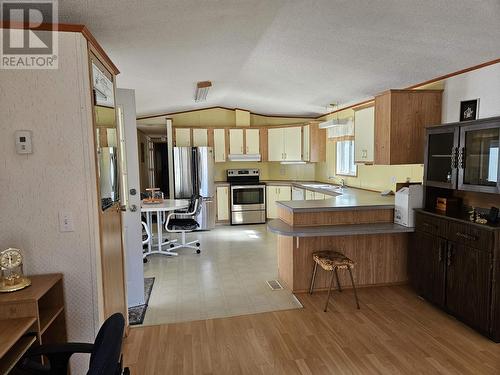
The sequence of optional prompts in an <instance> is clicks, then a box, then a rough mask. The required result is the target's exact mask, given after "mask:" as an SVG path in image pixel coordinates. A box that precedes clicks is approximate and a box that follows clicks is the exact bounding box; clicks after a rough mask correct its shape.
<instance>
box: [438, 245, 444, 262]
mask: <svg viewBox="0 0 500 375" xmlns="http://www.w3.org/2000/svg"><path fill="white" fill-rule="evenodd" d="M442 261H443V243H442V242H440V243H439V263H441V262H442Z"/></svg>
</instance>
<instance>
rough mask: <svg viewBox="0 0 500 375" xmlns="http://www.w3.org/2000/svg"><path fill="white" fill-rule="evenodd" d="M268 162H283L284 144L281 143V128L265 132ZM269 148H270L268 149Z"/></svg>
mask: <svg viewBox="0 0 500 375" xmlns="http://www.w3.org/2000/svg"><path fill="white" fill-rule="evenodd" d="M267 144H268V151H267V152H268V160H269V161H283V160H285V156H284V155H285V144H284V142H283V128H272V129H268V130H267ZM269 146H270V147H269Z"/></svg>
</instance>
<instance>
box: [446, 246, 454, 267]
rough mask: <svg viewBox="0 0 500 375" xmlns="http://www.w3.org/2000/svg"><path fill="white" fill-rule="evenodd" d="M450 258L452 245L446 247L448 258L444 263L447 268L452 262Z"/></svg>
mask: <svg viewBox="0 0 500 375" xmlns="http://www.w3.org/2000/svg"><path fill="white" fill-rule="evenodd" d="M452 256H453V245H451V244H449V245H448V256H447V258H448V259H447V262H446V264H447V265H448V266H451V260H452V259H451V258H452Z"/></svg>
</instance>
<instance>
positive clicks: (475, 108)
mask: <svg viewBox="0 0 500 375" xmlns="http://www.w3.org/2000/svg"><path fill="white" fill-rule="evenodd" d="M478 113H479V98H478V99H472V100H464V101H461V102H460V121H470V120H477V118H478Z"/></svg>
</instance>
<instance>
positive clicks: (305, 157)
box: [302, 125, 311, 161]
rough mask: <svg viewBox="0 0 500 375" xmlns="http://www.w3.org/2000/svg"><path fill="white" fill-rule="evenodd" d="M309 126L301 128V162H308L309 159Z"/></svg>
mask: <svg viewBox="0 0 500 375" xmlns="http://www.w3.org/2000/svg"><path fill="white" fill-rule="evenodd" d="M310 142H311V141H310V126H309V125H306V126H304V127H303V128H302V143H303V145H304V147H303V151H304V152H303V155H302V160H304V161H309V160H310V159H311V154H310V152H311V144H310Z"/></svg>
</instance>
